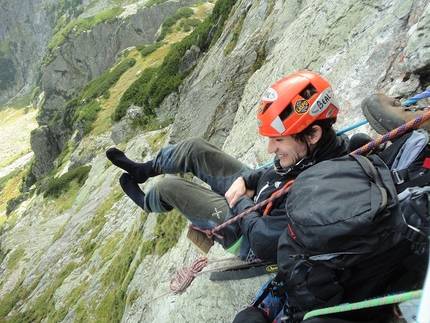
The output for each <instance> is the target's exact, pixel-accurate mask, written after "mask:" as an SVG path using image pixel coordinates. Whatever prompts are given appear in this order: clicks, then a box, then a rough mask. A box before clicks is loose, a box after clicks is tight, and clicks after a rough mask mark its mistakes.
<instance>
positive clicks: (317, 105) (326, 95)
mask: <svg viewBox="0 0 430 323" xmlns="http://www.w3.org/2000/svg"><path fill="white" fill-rule="evenodd" d="M332 98H333V91H332V90H331V89H330V88H327V89H325V90H324V92H322V93H321V94H320V96H319V97H318V98H317V99H316V100H315V102H314V103H313V104H312V106H311V109H310V111H309V114H310V115H311V116H317V115H319V114H321V113H322V112H323V111H324V110H326V109H327V108H328V107H329V106H330V104H331V101H332Z"/></svg>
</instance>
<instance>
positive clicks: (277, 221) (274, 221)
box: [233, 196, 286, 263]
mask: <svg viewBox="0 0 430 323" xmlns="http://www.w3.org/2000/svg"><path fill="white" fill-rule="evenodd" d="M254 205H255V203H254V202H253V201H252V200H251V199H250V198H249V197H246V196H242V197H241V198H240V199H239V200H238V202H237V203H236V205H235V206H234V207H233V209H234V211H235V212H236V214H240V213H242V212H244V211H246V210H248V209H250V208H252V207H253V206H254ZM284 222H286V217H280V216H262V214H261V213H260V211H259V210H256V211H252V212H250V213H249V214H246V215H245V216H244V217H243V218H241V219H239V220H238V224H239V226H240V230H241V232H242V235H243V237H244V238H245V239H247V240H248V241H249V244H250V247H251V249H252V251H253V252H254V254H255V255H256V256H257V258H259V259H261V260H265V261H270V262H273V263H276V260H277V259H276V258H277V257H276V255H277V247H278V240H279V236H280V235H281V233H282V232H283V230H284V229H285V227H286V223H284Z"/></svg>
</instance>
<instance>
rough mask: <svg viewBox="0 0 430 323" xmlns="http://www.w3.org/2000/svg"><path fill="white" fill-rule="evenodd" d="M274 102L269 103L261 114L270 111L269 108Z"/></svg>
mask: <svg viewBox="0 0 430 323" xmlns="http://www.w3.org/2000/svg"><path fill="white" fill-rule="evenodd" d="M272 103H273V102H270V103H267V104H266V105H265V106H264V107H263V111H261V113H264V112H266V111H267V109H269V107H270V106H271V105H272Z"/></svg>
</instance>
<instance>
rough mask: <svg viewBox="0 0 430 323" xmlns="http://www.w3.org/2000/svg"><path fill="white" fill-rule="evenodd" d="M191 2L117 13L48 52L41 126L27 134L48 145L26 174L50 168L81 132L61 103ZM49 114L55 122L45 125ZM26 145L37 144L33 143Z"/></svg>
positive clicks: (38, 174) (149, 40)
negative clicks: (110, 18)
mask: <svg viewBox="0 0 430 323" xmlns="http://www.w3.org/2000/svg"><path fill="white" fill-rule="evenodd" d="M194 2H195V0H194V1H193V0H181V1H178V2H176V1H174V2H172V1H168V2H165V3H160V4H158V5H154V6H151V7H143V8H142V9H141V10H139V11H137V12H136V13H134V14H131V15H130V16H125V15H121V16H120V17H117V19H116V20H115V21H114V22H111V23H103V24H98V25H96V26H94V27H93V28H92V29H91V30H87V31H85V32H83V33H81V34H79V35H75V32H76V31H73V32H72V33H70V34H69V35H68V36H67V41H66V42H65V43H64V44H62V45H60V46H59V47H58V48H57V49H56V50H54V52H53V53H52V55H53V60H52V61H51V62H50V63H49V64H48V65H47V66H46V67H45V68H44V71H43V75H42V79H41V91H43V93H44V101H43V105H42V106H41V108H40V111H39V114H38V117H37V121H38V123H39V125H40V126H41V127H47V128H44V129H41V130H40V131H37V132H34V133H33V135H34V136H37V138H32V141H33V142H39V141H40V140H42V136H44V135H46V136H49V137H47V138H44V139H43V141H44V143H45V144H48V145H51V146H46V147H43V148H44V149H43V150H41V151H35V156H36V159H35V161H34V163H33V166H32V170H31V172H32V173H33V175H34V176H35V178H36V179H37V180H39V179H41V178H43V177H44V176H46V175H47V174H48V172H49V171H50V170H51V169H52V168H53V163H52V162H53V160H54V159H55V158H56V157H57V156H58V154H59V152H61V150H62V149H63V147H64V144H65V143H66V142H67V140H68V139H70V138H71V134H72V133H75V132H76V131H78V133H79V134H80V135H81V134H82V131H81V130H82V129H80V127H79V126H80V125H71V123H70V118H71V117H72V115H70V114H71V113H72V112H73V111H69V110H67V109H65V108H64V107H63V105H64V103H65V102H66V101H67V100H70V99H72V98H74V97H76V96H77V95H78V94H79V91H80V90H81V89H82V87H83V85H84V84H86V83H87V82H89V81H90V80H92V79H93V78H96V77H98V76H100V75H101V74H103V72H104V71H105V70H106V69H108V68H110V67H111V66H112V65H114V63H115V61H116V60H117V59H118V53H119V52H120V51H121V50H124V49H126V48H128V47H130V46H132V45H137V44H151V43H153V42H154V41H155V40H156V37H157V32H158V30H159V28H160V26H161V24H162V23H163V21H164V20H165V19H166V18H168V17H169V16H171V15H172V14H174V13H175V12H176V11H177V10H178V8H181V7H183V6H188V5H191V4H193V3H194ZM54 116H56V120H55V126H53V125H48V124H49V123H51V121H52V119H53V118H54ZM66 119H67V120H66ZM46 129H50V130H49V131H46ZM53 133H54V134H55V135H52V134H53ZM80 135H78V136H75V140H77V141H79V139H80V138H81V136H80ZM32 147H34V148H35V149H38V148H39V146H38V145H32ZM44 155H45V156H44Z"/></svg>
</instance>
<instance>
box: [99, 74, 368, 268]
mask: <svg viewBox="0 0 430 323" xmlns="http://www.w3.org/2000/svg"><path fill="white" fill-rule="evenodd" d="M338 111H339V106H338V103H337V101H336V99H335V97H334V94H333V90H332V88H331V86H330V84H329V83H328V82H327V81H326V80H325V79H323V78H322V77H321V76H319V75H318V74H316V73H314V72H309V71H302V72H297V73H295V74H292V75H290V76H288V77H285V78H283V79H281V80H279V81H278V82H276V83H275V84H273V85H272V86H271V87H270V88H269V89H268V90H267V91H266V92H265V93H264V94H263V96H262V98H261V103H260V105H259V107H258V112H257V118H258V126H259V128H258V129H259V132H260V134H261V135H262V136H265V137H267V138H268V152H269V153H270V154H272V153H273V154H275V159H274V165H273V166H271V167H268V168H266V169H258V170H254V169H251V168H250V167H248V166H247V165H245V164H243V163H242V162H241V161H239V160H237V159H235V158H233V157H231V156H229V155H228V154H226V153H224V152H223V151H221V150H220V149H218V148H216V147H214V146H213V145H211V144H210V143H208V142H207V141H205V140H203V139H201V138H190V139H187V140H184V141H182V142H180V143H178V144H176V145H172V146H168V147H164V148H162V149H161V150H160V151H159V153H158V154H157V156H156V157H155V158H154V159H153V160H150V161H147V162H145V163H136V162H133V161H131V160H130V159H129V158H127V157H126V155H125V154H124V153H123V152H122V151H120V150H118V149H116V148H110V149H108V150H107V152H106V155H107V158H108V159H109V160H110V161H111V162H112V163H113V164H114V165H116V166H118V167H120V168H122V169H123V170H125V171H126V173H123V174H122V175H121V177H120V179H119V181H120V184H121V187H122V189H123V190H124V192H125V193H126V194H127V195H128V196H129V197H130V198H131V199H132V200H133V201H134V202H135V203H136V204H137V205H138V206H140V207H141V208H142V209H143V210H145V211H146V212H157V213H163V212H168V211H171V210H172V209H174V208H176V209H177V210H178V211H179V212H180V213H181V214H183V215H184V216H186V217H187V219H188V220H189V221H191V222H192V223H193V224H194V225H196V226H198V227H200V228H214V227H216V226H218V225H220V224H222V223H224V222H225V221H227V220H229V219H231V218H232V217H234V216H235V215H237V214H239V213H241V212H243V211H245V210H247V209H249V208H251V207H253V206H254V205H256V204H257V203H259V202H261V201H263V200H265V199H267V198H268V197H270V196H271V194H273V193H274V192H276V191H277V190H279V189H280V188H282V187H283V186H284V184H286V183H287V182H288V181H290V180H291V179H294V178H295V177H296V176H297V175H298V174H300V173H301V172H302V171H303V170H305V169H307V168H309V167H311V166H312V165H314V164H316V163H318V162H320V161H323V160H327V159H331V158H334V157H338V156H342V155H345V154H347V153H348V152H349V151H350V145H351V148H352V146H353V145H354V146H355V148H358V147H360V146H361V145H362V144H365V143H367V142H369V140H371V138H370V137H368V136H366V135H363V134H359V136H357V137H356V138H355V141H357V143H353V141H354V140H353V139H354V138H351V141H350V140H349V138H348V137H347V136H345V135H336V134H335V132H334V129H333V128H332V125H333V124H334V123H335V122H336V116H337V114H338ZM363 140H364V141H363ZM186 172H191V173H192V174H194V175H195V176H197V177H198V178H199V179H201V180H203V181H204V182H205V183H207V184H208V185H209V186H210V189H209V188H206V187H203V186H202V185H200V184H197V183H195V182H192V181H188V180H185V179H183V178H181V177H177V176H166V177H165V178H163V179H162V180H160V181H158V182H156V183H155V184H154V185H153V186H152V188H150V189H149V190H148V192H147V193H146V194H145V193H144V192H142V190H141V189H140V187H139V184H141V183H144V182H145V181H146V180H147V179H148V178H150V177H154V176H157V175H161V174H177V173H186ZM264 211H265V210H261V211H254V212H251V213H250V214H248V215H246V216H245V217H244V218H242V219H240V220H239V221H237V222H235V223H233V224H231V225H228V226H226V227H225V228H223V229H221V230H220V232H219V234H220V235H221V236H222V238H219V237H216V236H215V237H214V240H215V241H217V242H218V243H220V244H221V245H222V247H223V248H224V249H229V248H232V247H233V248H234V247H237V242H238V241H239V240H242V241H241V244H240V246H239V247H237V248H238V251H239V253H236V254H239V258H240V259H242V260H248V261H251V260H253V259H255V257H256V258H258V259H260V260H264V261H268V262H272V263H275V262H276V250H277V246H278V239H279V236H280V235H281V233H282V232H283V231H284V229H285V228H286V225H287V222H286V217H285V196H284V197H283V198H279V199H277V200H276V201H275V203H274V204H273V205H272V206H271V209H270V210H269V209H267V210H266V213H268V216H263V213H264ZM241 238H242V239H241Z"/></svg>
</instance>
